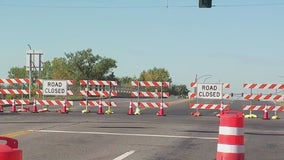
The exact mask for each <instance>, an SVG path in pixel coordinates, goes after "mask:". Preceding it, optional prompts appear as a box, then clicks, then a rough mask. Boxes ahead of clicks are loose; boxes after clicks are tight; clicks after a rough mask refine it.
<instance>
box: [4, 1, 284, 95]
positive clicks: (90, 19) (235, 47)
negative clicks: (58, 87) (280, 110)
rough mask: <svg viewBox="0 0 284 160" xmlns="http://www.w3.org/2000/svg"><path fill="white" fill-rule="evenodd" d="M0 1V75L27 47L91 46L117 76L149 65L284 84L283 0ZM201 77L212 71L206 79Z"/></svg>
mask: <svg viewBox="0 0 284 160" xmlns="http://www.w3.org/2000/svg"><path fill="white" fill-rule="evenodd" d="M213 5H214V6H215V7H213V8H211V9H200V8H198V0H25V1H22V0H0V20H1V22H0V29H1V30H0V40H1V45H0V52H1V54H0V55H1V56H0V57H1V62H0V63H1V65H0V66H1V70H0V78H6V77H7V75H8V71H9V69H10V68H11V67H23V66H24V65H25V64H26V51H27V50H29V48H28V46H27V45H28V44H30V45H31V47H32V49H36V50H41V51H43V52H44V55H43V60H44V61H46V60H52V59H53V58H55V57H64V53H66V52H67V53H69V52H76V51H79V50H82V49H87V48H91V49H93V52H94V54H99V55H101V56H103V57H109V58H113V59H115V60H116V61H117V65H118V68H117V69H115V70H114V73H115V75H116V76H118V77H121V76H139V74H140V73H141V72H142V71H143V70H148V69H151V68H153V67H158V68H165V69H167V70H168V71H169V72H170V75H171V77H172V80H173V83H174V84H186V85H187V86H189V83H190V82H192V81H194V78H195V76H196V74H197V75H198V77H200V76H201V78H200V81H201V82H203V81H204V82H208V83H215V82H224V83H230V84H231V85H232V90H233V91H235V92H238V91H242V84H243V83H246V82H248V83H284V78H283V76H284V44H283V43H284V20H283V16H284V1H283V0H273V1H272V0H213ZM202 75H212V77H211V78H208V79H207V78H206V77H203V78H202Z"/></svg>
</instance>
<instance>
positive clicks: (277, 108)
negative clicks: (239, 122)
mask: <svg viewBox="0 0 284 160" xmlns="http://www.w3.org/2000/svg"><path fill="white" fill-rule="evenodd" d="M243 110H249V111H250V114H252V111H263V112H264V115H263V119H268V112H269V111H274V116H272V118H271V119H279V116H278V115H277V112H279V111H284V106H269V105H244V106H243ZM250 114H248V115H245V118H256V117H257V116H254V117H251V115H250Z"/></svg>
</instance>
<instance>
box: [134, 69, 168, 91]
mask: <svg viewBox="0 0 284 160" xmlns="http://www.w3.org/2000/svg"><path fill="white" fill-rule="evenodd" d="M139 80H140V81H160V82H171V81H172V80H171V77H170V74H169V72H168V71H167V70H166V69H164V68H156V67H154V68H153V69H149V70H147V71H142V72H141V74H140V77H139ZM144 88H145V90H147V91H154V90H158V91H159V90H161V87H144ZM141 89H142V88H141ZM167 90H168V88H165V89H164V91H167Z"/></svg>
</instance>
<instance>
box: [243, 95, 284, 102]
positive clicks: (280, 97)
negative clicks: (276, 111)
mask: <svg viewBox="0 0 284 160" xmlns="http://www.w3.org/2000/svg"><path fill="white" fill-rule="evenodd" d="M244 99H245V100H265V101H283V100H284V95H272V94H244Z"/></svg>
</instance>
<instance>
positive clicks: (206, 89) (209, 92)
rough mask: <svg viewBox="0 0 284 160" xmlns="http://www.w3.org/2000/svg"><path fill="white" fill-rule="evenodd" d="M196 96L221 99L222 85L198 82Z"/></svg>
mask: <svg viewBox="0 0 284 160" xmlns="http://www.w3.org/2000/svg"><path fill="white" fill-rule="evenodd" d="M197 98H204V99H221V98H222V85H221V84H198V85H197Z"/></svg>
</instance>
